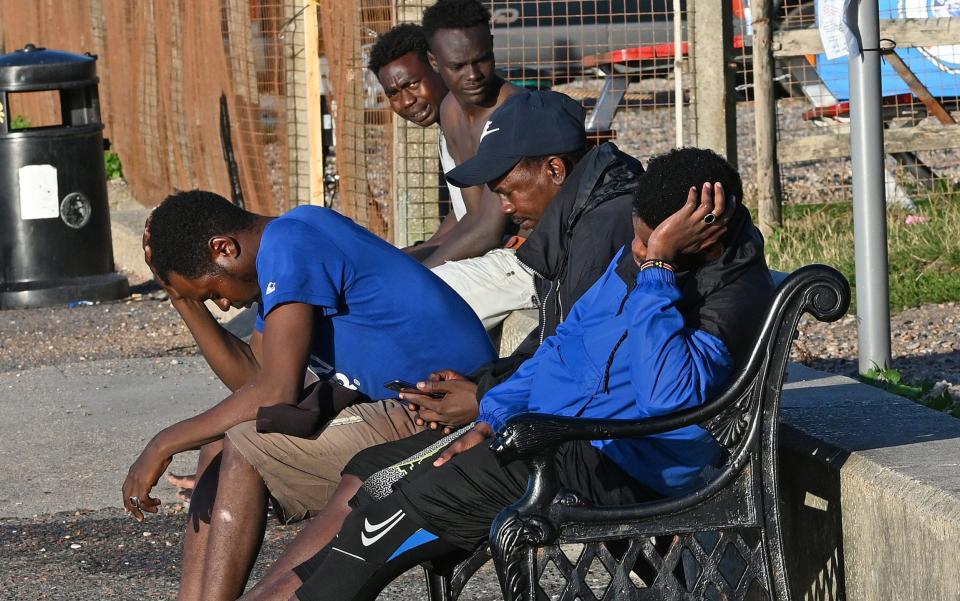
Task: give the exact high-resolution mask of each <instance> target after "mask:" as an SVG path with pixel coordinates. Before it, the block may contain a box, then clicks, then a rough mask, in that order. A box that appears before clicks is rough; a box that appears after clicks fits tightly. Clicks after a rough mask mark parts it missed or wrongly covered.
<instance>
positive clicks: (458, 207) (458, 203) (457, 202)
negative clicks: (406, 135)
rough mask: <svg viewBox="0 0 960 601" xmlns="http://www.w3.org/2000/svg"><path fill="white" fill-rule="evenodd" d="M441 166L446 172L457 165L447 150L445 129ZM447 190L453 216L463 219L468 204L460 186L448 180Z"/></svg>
mask: <svg viewBox="0 0 960 601" xmlns="http://www.w3.org/2000/svg"><path fill="white" fill-rule="evenodd" d="M439 145H440V166H441V167H443V172H444V173H450V171H452V170H453V168H454V167H456V166H457V163H456V162H455V161H454V160H453V157H452V156H450V151H449V150H447V139H446V138H444V137H443V131H441V132H440V140H439ZM447 190H449V191H450V204H451V205H452V206H453V216H454V217H456V218H457V221H460V220H461V219H463V216H464V215H466V214H467V205H466V204H464V202H463V194H462V193H461V192H460V188H458V187H456V186H454V185H451V184H450V182H447Z"/></svg>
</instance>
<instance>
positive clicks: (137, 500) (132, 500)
mask: <svg viewBox="0 0 960 601" xmlns="http://www.w3.org/2000/svg"><path fill="white" fill-rule="evenodd" d="M130 504H131V505H133V506H134V507H136V508H137V509H140V497H136V496H134V497H130Z"/></svg>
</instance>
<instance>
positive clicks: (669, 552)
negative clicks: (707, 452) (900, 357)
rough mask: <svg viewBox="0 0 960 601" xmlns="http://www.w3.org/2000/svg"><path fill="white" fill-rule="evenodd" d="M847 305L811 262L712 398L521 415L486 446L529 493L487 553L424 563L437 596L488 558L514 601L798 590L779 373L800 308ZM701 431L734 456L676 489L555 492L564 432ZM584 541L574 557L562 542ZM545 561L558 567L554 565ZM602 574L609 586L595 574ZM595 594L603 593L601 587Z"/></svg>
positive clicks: (502, 522) (500, 520) (829, 276)
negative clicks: (508, 463) (659, 410)
mask: <svg viewBox="0 0 960 601" xmlns="http://www.w3.org/2000/svg"><path fill="white" fill-rule="evenodd" d="M849 303H850V286H849V283H848V282H847V280H846V279H845V278H844V277H843V275H841V274H840V273H839V272H838V271H837V270H835V269H833V268H831V267H826V266H821V265H811V266H807V267H803V268H801V269H799V270H797V271H795V272H793V273H792V274H790V275H789V276H787V277H786V278H785V279H784V280H783V282H782V283H781V284H780V285H779V287H778V290H777V295H776V298H775V300H774V303H773V305H772V307H771V308H770V311H769V313H768V314H767V317H766V320H765V322H764V325H763V328H762V330H761V334H760V337H759V339H758V340H757V345H756V347H755V348H754V349H753V352H752V354H751V356H750V359H749V361H748V362H747V365H746V366H744V367H743V368H741V370H740V371H739V373H738V374H737V375H736V377H735V378H734V379H733V381H732V383H731V385H730V387H729V388H728V389H727V390H726V391H725V392H724V393H723V394H722V395H720V396H719V397H717V398H716V399H714V400H712V401H710V402H708V403H706V404H704V405H702V406H700V407H697V408H694V409H690V410H686V411H682V412H678V413H676V414H672V415H669V416H662V417H658V418H653V419H649V420H644V421H640V422H626V421H623V420H619V421H616V420H596V419H577V418H565V417H557V416H551V415H542V414H524V415H518V416H515V417H513V418H512V419H510V420H509V421H508V423H507V426H506V427H505V428H504V430H503V431H502V432H500V433H499V434H498V435H497V437H496V439H495V440H494V442H493V444H492V448H493V449H494V450H495V451H496V452H498V453H500V454H502V456H503V457H504V459H506V460H512V459H521V460H523V461H524V462H526V463H527V465H528V466H529V469H530V477H529V480H528V483H527V490H526V493H525V494H524V496H523V497H522V498H521V499H520V500H519V501H517V502H516V503H515V504H513V505H512V506H510V507H508V508H506V509H504V510H503V511H502V512H500V514H499V515H498V516H497V519H496V520H495V521H494V523H493V525H492V526H491V528H490V548H489V551H488V550H487V549H486V548H484V549H480V550H478V551H477V552H475V553H473V554H472V555H464V556H461V557H448V558H445V559H444V560H443V561H440V562H433V563H432V564H428V565H425V566H424V569H425V571H426V575H427V587H428V590H429V593H430V598H431V599H432V601H452V600H454V599H456V598H457V597H459V595H460V593H461V591H462V590H463V587H464V585H465V584H466V582H467V581H468V580H469V578H470V577H471V576H472V575H473V574H474V572H476V570H477V569H479V567H480V566H481V565H483V563H485V562H486V561H487V559H488V558H489V557H490V554H492V555H493V558H494V563H495V566H496V570H497V576H498V578H499V580H500V586H501V589H502V591H503V596H504V599H506V600H507V601H519V600H520V599H524V600H526V601H534V600H540V599H549V598H550V595H548V594H546V593H545V592H544V587H543V586H542V584H541V580H542V579H543V578H544V576H545V573H546V572H549V573H548V574H546V575H547V576H548V577H549V578H548V579H549V580H551V583H549V584H551V585H552V586H553V588H554V589H555V590H557V591H558V592H557V593H555V595H554V597H555V598H559V600H560V601H574V600H575V599H581V600H582V601H595V600H597V599H600V600H603V601H607V600H613V599H617V600H622V599H637V600H639V599H683V600H687V599H689V600H693V599H729V600H744V599H754V598H756V599H771V600H776V601H789V599H790V590H789V586H788V580H787V569H786V565H785V561H784V554H783V543H782V538H781V525H780V508H779V506H778V504H777V503H778V501H777V499H778V495H777V488H778V469H777V435H778V429H779V428H778V410H779V406H780V394H781V389H782V386H783V379H784V371H785V369H786V365H787V360H788V358H789V355H790V347H791V343H792V342H793V339H794V337H795V335H796V329H797V323H798V322H799V320H800V317H801V315H802V314H803V313H810V314H811V315H813V316H814V317H816V318H817V319H819V320H820V321H835V320H837V319H839V318H840V317H841V316H843V315H844V313H845V312H846V310H847V308H848V306H849ZM691 424H699V425H701V426H702V427H704V428H705V429H706V430H707V431H708V432H710V434H711V435H712V436H713V437H714V438H715V439H716V440H717V441H718V442H719V443H720V444H721V445H722V446H723V448H724V449H725V450H726V452H727V453H726V460H725V462H724V463H723V465H722V466H721V467H720V468H718V469H717V471H716V472H714V473H712V474H711V475H710V476H709V477H707V478H705V483H704V484H703V485H702V486H700V487H699V488H698V489H696V490H694V491H693V492H691V493H689V494H686V495H684V496H681V497H675V498H668V499H663V500H658V501H653V502H648V503H643V504H640V505H631V506H620V507H595V506H589V505H587V504H585V503H584V502H583V501H582V500H581V499H580V498H579V496H578V495H577V494H576V493H575V492H573V491H568V490H560V488H559V484H558V482H557V476H556V473H555V468H554V460H553V457H554V453H555V451H556V449H557V447H558V446H559V445H560V444H562V443H564V442H566V441H570V440H600V439H613V438H628V437H638V436H646V435H650V434H655V433H660V432H667V431H671V430H676V429H678V428H682V427H685V426H688V425H691ZM569 544H577V545H580V546H581V547H582V549H581V550H580V551H579V554H578V555H577V556H575V557H573V558H571V557H568V555H567V553H565V550H564V549H562V548H561V545H569ZM550 566H553V567H552V568H551V567H550ZM591 571H593V572H594V573H596V572H597V571H600V572H602V573H603V572H605V577H604V578H601V579H600V580H601V581H602V582H601V585H600V586H597V584H596V582H593V583H592V584H593V585H594V587H593V588H591V586H590V584H591V582H588V581H587V575H588V573H589V572H591ZM597 589H600V590H597Z"/></svg>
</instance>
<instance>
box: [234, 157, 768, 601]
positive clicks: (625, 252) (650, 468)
mask: <svg viewBox="0 0 960 601" xmlns="http://www.w3.org/2000/svg"><path fill="white" fill-rule="evenodd" d="M740 188H741V184H740V179H739V176H738V174H737V173H736V171H735V170H734V169H733V168H732V167H731V166H730V165H729V164H728V163H726V161H724V160H723V159H722V158H720V157H719V156H717V155H715V154H714V153H712V152H711V151H706V150H699V149H681V150H676V151H672V152H671V153H668V154H666V155H663V156H660V157H656V158H654V159H653V160H651V162H650V164H649V165H648V169H647V172H646V173H645V174H644V176H643V177H642V178H641V181H640V185H639V186H638V187H637V194H636V199H635V204H634V209H635V215H634V217H633V220H632V221H633V229H634V238H633V241H632V242H631V244H630V245H629V247H624V248H623V249H622V250H621V252H620V253H618V255H617V256H616V257H615V258H614V260H613V261H612V262H611V263H610V265H609V267H608V269H607V270H606V272H605V273H604V274H603V275H602V276H601V278H600V279H599V280H598V281H597V282H596V283H595V284H594V285H593V286H592V287H591V289H590V290H589V291H588V292H587V293H586V294H585V295H584V296H583V297H582V298H581V299H580V300H579V301H578V302H577V303H576V304H575V306H574V307H573V308H572V310H571V312H570V315H569V316H568V318H567V320H566V321H565V322H564V323H563V324H561V325H560V326H559V327H558V328H557V333H556V334H555V335H554V336H551V337H549V338H548V339H546V340H545V341H544V343H543V344H542V345H541V346H540V348H539V349H538V350H537V352H536V353H535V354H534V356H533V357H532V358H530V359H529V360H528V361H526V362H524V364H523V365H522V366H521V367H520V369H518V370H517V371H516V372H515V373H514V374H513V375H512V376H511V377H510V378H509V379H508V380H507V381H505V382H503V383H502V384H500V385H498V386H496V387H494V388H493V389H491V390H490V391H489V392H488V393H487V394H486V395H484V397H483V399H482V400H481V406H480V416H479V418H478V421H477V423H476V424H475V425H474V427H473V428H472V429H471V430H469V431H468V432H467V433H466V434H465V435H463V436H462V437H461V438H459V439H458V440H457V441H456V442H454V443H453V444H451V445H450V446H449V447H448V448H446V449H445V450H444V451H443V452H442V453H441V454H440V456H439V457H438V458H437V459H436V460H435V461H433V462H432V463H430V462H423V463H420V464H418V465H416V466H414V467H412V469H410V470H409V471H408V472H407V473H406V474H405V475H404V476H403V478H402V479H400V480H399V481H398V482H397V483H396V484H394V486H393V490H392V492H391V494H389V495H387V496H386V497H380V498H377V497H375V496H372V495H365V494H364V493H365V492H366V488H364V490H363V491H361V494H360V495H358V496H357V498H356V499H355V500H354V505H355V509H354V510H353V512H352V513H351V514H350V516H349V517H348V518H347V519H346V520H345V522H344V525H343V527H342V528H341V530H340V533H339V534H338V535H337V537H336V538H335V539H333V541H332V542H331V543H330V544H329V545H327V546H326V547H325V548H324V549H322V550H321V551H320V552H319V553H318V554H317V555H316V556H314V557H313V558H312V559H311V560H309V561H307V562H305V563H303V564H301V565H300V566H298V567H296V568H295V569H294V575H295V578H296V579H297V580H298V581H302V583H303V584H302V586H300V588H298V589H297V590H296V596H297V598H298V599H300V600H302V601H310V600H313V599H324V600H333V601H337V600H348V599H350V600H356V599H364V598H373V597H374V596H375V595H376V594H377V592H378V591H379V590H381V589H382V587H383V586H385V585H386V584H387V583H388V582H390V580H392V579H393V578H394V577H396V576H397V575H399V574H400V573H402V572H403V571H405V570H407V569H409V568H410V567H413V566H415V565H416V564H418V563H421V562H423V561H426V560H430V559H434V558H436V557H438V556H440V555H443V554H446V553H449V552H451V551H455V550H467V551H469V550H472V549H474V548H476V546H477V545H479V544H481V543H482V542H483V541H484V540H485V539H486V537H487V534H488V532H489V528H490V523H491V522H492V520H493V519H494V517H495V516H496V515H497V513H499V512H500V511H501V510H502V509H503V508H504V507H506V506H507V505H509V504H510V503H512V502H514V501H515V500H516V499H517V498H519V497H520V496H521V495H522V494H523V491H524V489H525V487H526V483H527V468H526V466H525V465H524V464H523V462H521V461H514V462H511V463H507V464H504V465H501V463H500V461H499V458H498V457H497V456H496V455H495V454H494V453H493V451H491V450H490V449H489V448H488V447H487V446H486V445H484V444H481V443H482V442H484V441H485V440H486V439H488V438H489V437H490V436H492V434H493V432H494V431H497V430H499V429H501V428H502V427H503V426H504V424H505V423H506V421H507V420H508V419H509V418H510V417H511V416H514V415H518V414H521V413H525V412H537V413H548V414H553V415H560V416H578V417H587V418H601V419H625V420H638V419H644V418H647V417H652V416H658V415H665V414H669V413H673V412H676V411H678V410H682V409H686V408H691V407H695V406H698V405H700V404H702V403H704V402H706V401H707V400H709V399H710V398H711V397H713V396H714V395H716V394H718V393H719V392H721V390H722V389H723V387H724V386H725V385H726V384H727V382H728V380H729V378H730V377H731V376H732V374H733V373H734V372H735V370H736V369H737V367H738V366H739V365H742V363H743V362H744V361H745V360H746V358H747V357H748V355H749V352H750V347H751V344H752V342H753V339H754V338H755V336H756V332H757V331H758V329H759V328H760V326H761V320H762V318H763V315H764V314H765V311H766V309H767V308H768V306H769V303H770V301H771V300H772V298H773V285H772V282H771V280H770V276H769V272H768V270H767V267H766V263H765V260H764V257H763V240H762V237H761V236H760V234H759V232H758V231H757V230H756V228H755V227H754V226H753V225H752V223H751V222H750V217H749V213H748V212H747V211H746V210H745V209H743V208H742V207H741V206H739V205H738V204H737V203H735V202H731V200H728V199H732V197H733V196H736V197H738V198H739V197H740V195H741V194H742V192H741V189H740ZM395 444H398V443H387V444H385V445H381V447H376V448H375V449H377V448H382V447H389V446H391V445H395ZM720 455H721V449H720V447H719V445H718V444H717V443H716V442H715V441H714V440H713V439H712V438H711V437H710V435H709V434H708V433H707V432H706V431H705V430H703V429H702V428H700V427H699V426H690V427H687V428H683V429H681V430H678V431H675V432H670V433H664V434H657V435H652V436H646V437H639V438H634V439H625V440H612V441H610V440H607V441H590V442H588V441H575V442H568V443H564V444H563V445H561V446H560V447H559V449H558V453H557V459H556V461H557V468H558V469H557V472H558V477H559V478H560V484H561V486H563V487H565V488H570V489H572V490H575V491H576V492H577V493H578V494H580V495H581V496H582V497H583V498H584V499H585V500H586V501H587V502H590V503H593V504H604V505H618V504H631V503H637V502H641V501H644V500H649V499H653V498H661V497H665V496H673V495H679V494H683V493H685V492H686V491H688V490H690V489H691V488H692V487H694V486H696V484H697V481H698V479H699V477H700V472H701V471H702V470H703V469H704V468H705V467H706V466H708V465H712V464H715V463H716V461H717V460H718V459H719V457H720ZM383 524H386V525H387V526H386V527H382V528H381V530H380V531H378V533H377V534H376V535H374V534H373V533H371V532H370V527H371V526H370V525H383ZM276 592H277V594H278V595H280V596H277V595H275V596H273V597H257V596H255V595H251V597H252V598H283V599H286V598H287V597H286V596H282V595H283V594H284V593H287V592H289V591H279V590H278V591H276Z"/></svg>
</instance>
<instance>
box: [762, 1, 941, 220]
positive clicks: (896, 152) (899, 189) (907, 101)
mask: <svg viewBox="0 0 960 601" xmlns="http://www.w3.org/2000/svg"><path fill="white" fill-rule="evenodd" d="M879 6H880V18H881V26H880V29H881V32H880V33H881V37H882V38H884V40H883V43H882V44H881V48H882V50H883V55H882V56H883V65H882V71H881V72H882V87H883V98H882V100H881V102H882V104H883V119H884V127H885V132H884V146H885V148H884V150H885V151H886V163H885V168H886V180H887V185H886V188H887V190H886V192H887V200H888V202H891V203H894V204H899V205H907V206H910V205H911V204H912V203H914V202H915V201H921V200H926V199H930V198H936V197H941V196H944V195H948V194H953V193H954V192H955V187H956V181H957V177H958V175H960V153H958V149H960V137H958V136H957V135H956V130H955V129H953V127H954V126H955V123H956V119H957V118H958V116H960V115H958V112H957V111H958V108H960V106H958V97H960V45H958V44H956V42H957V41H958V40H957V39H956V33H955V32H956V29H955V28H954V29H951V28H950V27H947V26H945V22H939V23H938V22H937V21H936V19H938V18H950V17H960V8H958V7H956V6H955V3H951V2H944V1H940V0H915V1H906V0H880V2H879ZM818 18H819V19H820V21H823V20H824V19H830V18H831V15H829V14H820V15H818V14H817V11H816V9H815V5H814V2H812V1H809V0H807V1H803V0H784V2H783V3H782V13H781V19H782V20H781V23H780V32H781V33H780V34H779V41H780V43H779V45H778V49H777V50H776V51H775V52H776V55H777V59H778V71H779V75H780V82H781V84H782V85H783V87H784V88H785V89H786V90H787V91H789V92H790V95H791V97H790V98H788V99H784V100H781V101H780V102H779V104H778V131H779V139H780V143H779V156H780V161H781V164H782V169H781V172H782V182H783V192H784V200H785V201H788V202H831V201H849V200H850V198H851V196H852V190H851V188H852V177H853V174H852V170H851V164H850V158H849V157H850V142H849V132H850V129H849V111H850V107H849V104H848V100H849V96H850V92H849V84H848V67H849V64H848V61H847V59H846V58H845V57H841V58H834V59H828V58H827V57H826V55H825V54H824V48H823V45H822V43H821V40H820V35H819V31H818V30H817V29H816V27H817V24H818ZM834 18H836V16H835V15H834ZM951 31H953V32H954V33H953V34H952V35H951V33H950V32H951Z"/></svg>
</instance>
